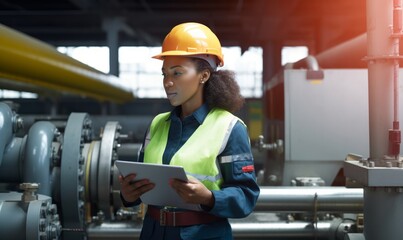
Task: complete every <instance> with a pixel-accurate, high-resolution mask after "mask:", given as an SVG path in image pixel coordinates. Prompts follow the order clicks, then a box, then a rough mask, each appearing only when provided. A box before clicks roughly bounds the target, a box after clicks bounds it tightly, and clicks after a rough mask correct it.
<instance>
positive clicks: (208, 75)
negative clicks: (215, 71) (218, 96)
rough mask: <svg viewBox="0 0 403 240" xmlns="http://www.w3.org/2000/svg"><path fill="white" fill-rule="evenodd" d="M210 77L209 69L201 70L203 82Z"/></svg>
mask: <svg viewBox="0 0 403 240" xmlns="http://www.w3.org/2000/svg"><path fill="white" fill-rule="evenodd" d="M209 78H210V71H209V70H207V69H206V70H203V71H202V72H201V82H203V83H205V82H207V81H208V80H209Z"/></svg>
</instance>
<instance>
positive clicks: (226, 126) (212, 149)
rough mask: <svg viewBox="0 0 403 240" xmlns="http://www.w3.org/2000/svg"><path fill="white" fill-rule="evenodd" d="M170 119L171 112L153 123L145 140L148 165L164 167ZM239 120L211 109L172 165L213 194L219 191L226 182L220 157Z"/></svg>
mask: <svg viewBox="0 0 403 240" xmlns="http://www.w3.org/2000/svg"><path fill="white" fill-rule="evenodd" d="M169 115H170V113H169V112H167V113H162V114H159V115H157V116H156V117H155V118H154V119H153V121H152V123H151V126H150V130H149V132H148V134H147V137H146V143H145V150H144V162H145V163H157V164H162V157H163V154H164V151H165V148H166V145H167V141H168V133H169V126H170V123H171V121H170V120H168V117H169ZM238 120H240V119H239V118H237V117H236V116H234V115H233V114H231V113H230V112H228V111H225V110H222V109H217V108H214V109H212V110H211V111H210V112H209V113H208V115H207V117H206V118H205V120H204V121H203V123H202V124H201V125H200V126H199V127H198V128H197V129H196V131H195V132H194V133H193V134H192V135H191V136H190V138H189V139H188V140H187V141H186V143H185V144H184V145H183V146H182V147H181V148H180V149H179V150H178V151H177V152H176V153H175V154H174V155H173V157H172V159H171V162H170V165H176V166H182V167H183V168H184V169H185V172H186V174H187V175H190V176H192V177H195V178H197V179H198V180H199V181H201V182H202V183H203V184H204V185H205V186H206V187H207V188H208V189H210V190H218V189H220V187H221V184H222V182H223V180H222V176H221V173H220V170H219V168H218V162H217V156H218V155H219V154H220V153H221V152H222V151H223V150H224V148H225V146H226V144H227V141H228V138H229V135H230V134H231V131H232V128H233V126H234V125H235V123H236V122H237V121H238ZM240 121H241V120H240ZM241 122H242V121H241Z"/></svg>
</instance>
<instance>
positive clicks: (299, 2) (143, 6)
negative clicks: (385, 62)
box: [0, 0, 366, 52]
mask: <svg viewBox="0 0 403 240" xmlns="http://www.w3.org/2000/svg"><path fill="white" fill-rule="evenodd" d="M187 21H197V22H201V23H204V24H206V25H208V26H210V27H211V28H212V29H213V31H214V32H215V33H216V34H217V35H218V37H219V38H220V39H221V42H222V45H224V46H241V47H242V49H247V48H248V47H249V46H266V45H268V44H279V45H307V46H309V47H310V49H311V51H313V52H320V51H323V50H325V49H327V48H329V47H332V46H334V45H337V44H339V43H341V42H344V41H346V40H349V39H351V38H353V37H356V36H358V35H360V34H362V33H364V32H365V31H366V19H365V0H338V1H333V0H200V1H193V0H57V1H55V0H38V1H32V0H0V23H2V24H4V25H6V26H8V27H11V28H13V29H15V30H18V31H20V32H23V33H25V34H28V35H30V36H33V37H35V38H37V39H39V40H42V41H44V42H47V43H50V44H52V45H54V46H77V45H87V46H90V45H92V46H97V45H106V39H107V37H106V36H107V34H106V33H107V31H119V45H125V46H129V45H130V46H135V45H142V46H144V45H145V46H158V45H160V44H161V41H162V40H163V38H164V36H165V35H166V34H167V32H168V31H169V30H170V29H171V28H172V27H173V26H174V25H176V24H178V23H181V22H187Z"/></svg>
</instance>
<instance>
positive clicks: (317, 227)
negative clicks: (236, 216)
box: [87, 219, 352, 240]
mask: <svg viewBox="0 0 403 240" xmlns="http://www.w3.org/2000/svg"><path fill="white" fill-rule="evenodd" d="M230 223H231V227H232V232H233V236H234V239H236V240H241V239H248V240H254V239H276V240H279V239H287V240H290V239H298V240H308V239H309V240H311V239H315V240H329V239H331V240H343V239H344V231H346V229H347V230H348V229H350V228H351V225H352V223H351V222H350V223H346V222H342V220H341V219H335V220H333V221H323V222H318V223H310V222H284V221H283V222H253V221H249V222H247V221H245V222H232V221H230ZM140 232H141V224H139V223H134V222H125V223H102V224H91V225H90V226H89V227H88V228H87V237H88V239H89V240H113V239H116V238H119V239H121V240H124V239H128V240H129V239H131V240H134V239H138V238H139V237H140Z"/></svg>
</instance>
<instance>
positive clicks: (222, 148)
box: [218, 117, 238, 155]
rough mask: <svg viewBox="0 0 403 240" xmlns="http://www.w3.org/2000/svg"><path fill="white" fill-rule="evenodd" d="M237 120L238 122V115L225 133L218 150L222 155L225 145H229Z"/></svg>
mask: <svg viewBox="0 0 403 240" xmlns="http://www.w3.org/2000/svg"><path fill="white" fill-rule="evenodd" d="M237 122H238V118H236V117H234V118H233V119H232V121H231V122H230V124H229V126H228V128H227V132H226V133H225V136H224V139H223V141H222V143H221V147H220V151H218V155H220V154H221V153H222V152H223V151H224V149H225V147H226V146H227V143H228V139H229V136H230V135H231V132H232V129H233V128H234V126H235V124H236V123H237Z"/></svg>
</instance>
